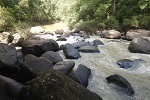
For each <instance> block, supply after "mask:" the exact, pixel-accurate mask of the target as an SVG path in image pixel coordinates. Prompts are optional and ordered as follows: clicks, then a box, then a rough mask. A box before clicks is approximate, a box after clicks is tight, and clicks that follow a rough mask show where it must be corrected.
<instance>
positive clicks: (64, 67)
mask: <svg viewBox="0 0 150 100" xmlns="http://www.w3.org/2000/svg"><path fill="white" fill-rule="evenodd" d="M74 66H75V62H74V61H61V62H58V63H56V64H55V65H54V66H53V69H55V70H58V71H60V72H62V73H64V74H69V73H70V71H71V70H72V68H73V67H74Z"/></svg>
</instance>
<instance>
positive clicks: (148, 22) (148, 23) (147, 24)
mask: <svg viewBox="0 0 150 100" xmlns="http://www.w3.org/2000/svg"><path fill="white" fill-rule="evenodd" d="M139 27H140V28H144V29H150V16H142V17H141V18H140V19H139Z"/></svg>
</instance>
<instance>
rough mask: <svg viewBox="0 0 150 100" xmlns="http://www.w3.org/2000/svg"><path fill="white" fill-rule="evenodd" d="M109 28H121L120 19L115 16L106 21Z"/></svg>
mask: <svg viewBox="0 0 150 100" xmlns="http://www.w3.org/2000/svg"><path fill="white" fill-rule="evenodd" d="M104 23H105V25H106V28H107V29H109V28H110V29H119V21H118V20H116V19H115V18H113V17H110V18H109V19H108V20H105V21H104Z"/></svg>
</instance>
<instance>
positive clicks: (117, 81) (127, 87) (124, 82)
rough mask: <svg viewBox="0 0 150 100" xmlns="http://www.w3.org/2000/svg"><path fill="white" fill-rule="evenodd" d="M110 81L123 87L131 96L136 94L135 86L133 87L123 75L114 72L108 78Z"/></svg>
mask: <svg viewBox="0 0 150 100" xmlns="http://www.w3.org/2000/svg"><path fill="white" fill-rule="evenodd" d="M106 80H107V81H108V83H113V84H115V85H117V86H119V87H121V88H123V89H124V90H125V91H127V92H128V93H129V94H130V95H131V96H132V95H134V94H135V92H134V90H133V88H132V87H131V85H130V83H129V82H128V81H127V80H126V79H125V78H124V77H122V76H120V75H117V74H114V75H110V76H108V77H107V78H106Z"/></svg>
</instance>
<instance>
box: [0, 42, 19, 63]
mask: <svg viewBox="0 0 150 100" xmlns="http://www.w3.org/2000/svg"><path fill="white" fill-rule="evenodd" d="M0 62H1V63H3V64H5V65H10V66H11V65H14V64H15V63H16V62H17V51H16V49H15V47H14V46H10V45H7V44H5V43H0Z"/></svg>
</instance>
